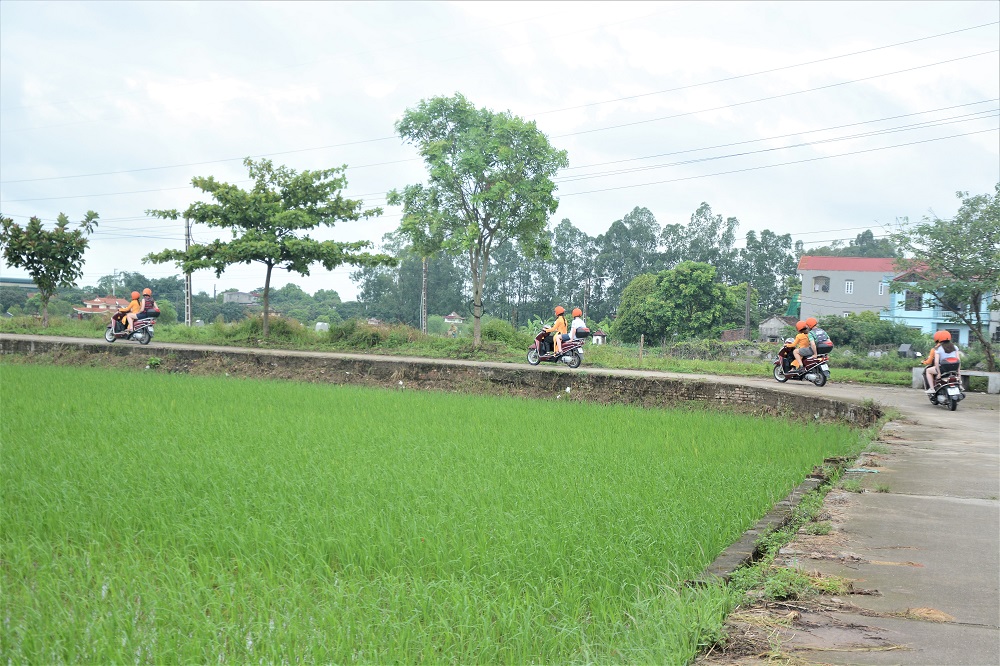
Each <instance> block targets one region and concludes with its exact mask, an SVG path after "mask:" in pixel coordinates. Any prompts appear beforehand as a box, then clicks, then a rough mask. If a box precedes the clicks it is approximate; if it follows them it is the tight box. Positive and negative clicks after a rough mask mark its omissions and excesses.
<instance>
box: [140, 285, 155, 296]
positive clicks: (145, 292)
mask: <svg viewBox="0 0 1000 666" xmlns="http://www.w3.org/2000/svg"><path fill="white" fill-rule="evenodd" d="M142 295H143V296H152V295H153V290H152V289H150V288H149V287H146V288H145V289H143V290H142Z"/></svg>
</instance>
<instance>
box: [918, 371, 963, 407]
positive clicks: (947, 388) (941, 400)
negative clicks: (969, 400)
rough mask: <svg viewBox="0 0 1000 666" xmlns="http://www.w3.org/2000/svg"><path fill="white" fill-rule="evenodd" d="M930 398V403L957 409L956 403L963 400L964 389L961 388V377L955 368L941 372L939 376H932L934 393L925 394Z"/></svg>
mask: <svg viewBox="0 0 1000 666" xmlns="http://www.w3.org/2000/svg"><path fill="white" fill-rule="evenodd" d="M927 397H928V398H930V399H931V404H932V405H940V406H941V407H947V408H948V409H949V410H951V411H955V410H956V409H958V403H959V402H960V401H962V400H965V391H963V390H962V378H961V377H960V376H959V374H958V371H957V370H952V371H950V372H944V373H941V376H940V377H935V378H934V393H932V394H929V395H928V396H927Z"/></svg>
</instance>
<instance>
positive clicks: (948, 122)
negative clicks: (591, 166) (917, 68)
mask: <svg viewBox="0 0 1000 666" xmlns="http://www.w3.org/2000/svg"><path fill="white" fill-rule="evenodd" d="M997 111H1000V109H997V110H994V109H990V113H991V115H988V116H985V115H979V114H967V115H976V116H978V117H975V118H965V117H964V116H957V119H948V118H946V119H942V120H937V121H928V122H924V123H915V124H913V125H904V126H902V127H890V128H885V129H880V130H875V131H873V132H862V133H860V134H850V135H847V136H841V137H832V138H829V139H818V140H816V141H807V142H802V143H796V144H792V145H789V146H777V147H774V148H761V149H760V150H747V151H744V152H741V153H729V154H727V155H714V156H712V157H701V158H698V159H690V160H682V161H680V162H668V163H666V164H651V165H647V166H642V167H633V168H631V169H619V170H617V171H601V172H597V173H593V174H584V175H579V176H572V177H569V178H558V179H556V182H558V183H572V182H577V181H580V180H590V179H592V178H607V177H609V176H621V175H627V174H631V173H637V172H639V171H651V170H654V169H664V168H667V167H673V166H683V165H688V164H698V163H700V162H712V161H715V160H723V159H729V158H732V157H745V156H747V155H758V154H760V153H770V152H775V151H778V150H788V149H791V148H802V147H806V146H816V145H820V144H825V143H833V142H836V141H849V140H852V139H861V138H870V137H874V136H882V135H884V134H895V133H897V132H909V131H913V130H915V129H927V128H930V127H941V126H944V125H952V124H955V123H964V122H970V121H973V120H983V119H986V118H996V117H997V116H998V115H1000V114H998V113H997ZM963 118H964V119H963Z"/></svg>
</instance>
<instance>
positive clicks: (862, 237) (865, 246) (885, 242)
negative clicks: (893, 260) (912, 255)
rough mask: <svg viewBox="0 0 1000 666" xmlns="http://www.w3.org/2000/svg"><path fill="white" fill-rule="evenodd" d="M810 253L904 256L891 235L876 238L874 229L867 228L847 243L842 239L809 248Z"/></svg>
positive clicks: (849, 255)
mask: <svg viewBox="0 0 1000 666" xmlns="http://www.w3.org/2000/svg"><path fill="white" fill-rule="evenodd" d="M809 254H811V255H825V256H831V257H902V256H903V250H902V248H901V247H900V246H899V244H898V243H897V242H896V241H895V240H894V239H893V238H892V236H891V235H890V236H886V237H883V238H875V234H874V233H872V230H871V229H866V230H865V231H862V232H861V233H860V234H858V235H857V236H856V237H855V238H854V240H852V241H850V242H849V243H848V244H847V245H844V244H843V243H842V242H841V241H834V242H832V243H831V244H829V245H824V246H823V247H818V248H814V249H812V250H809Z"/></svg>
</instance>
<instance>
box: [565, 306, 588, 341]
mask: <svg viewBox="0 0 1000 666" xmlns="http://www.w3.org/2000/svg"><path fill="white" fill-rule="evenodd" d="M578 328H587V322H585V321H584V320H583V311H582V310H580V308H573V323H572V324H570V325H569V337H570V339H571V340H579V339H580V338H578V337H577V335H576V329H578Z"/></svg>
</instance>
